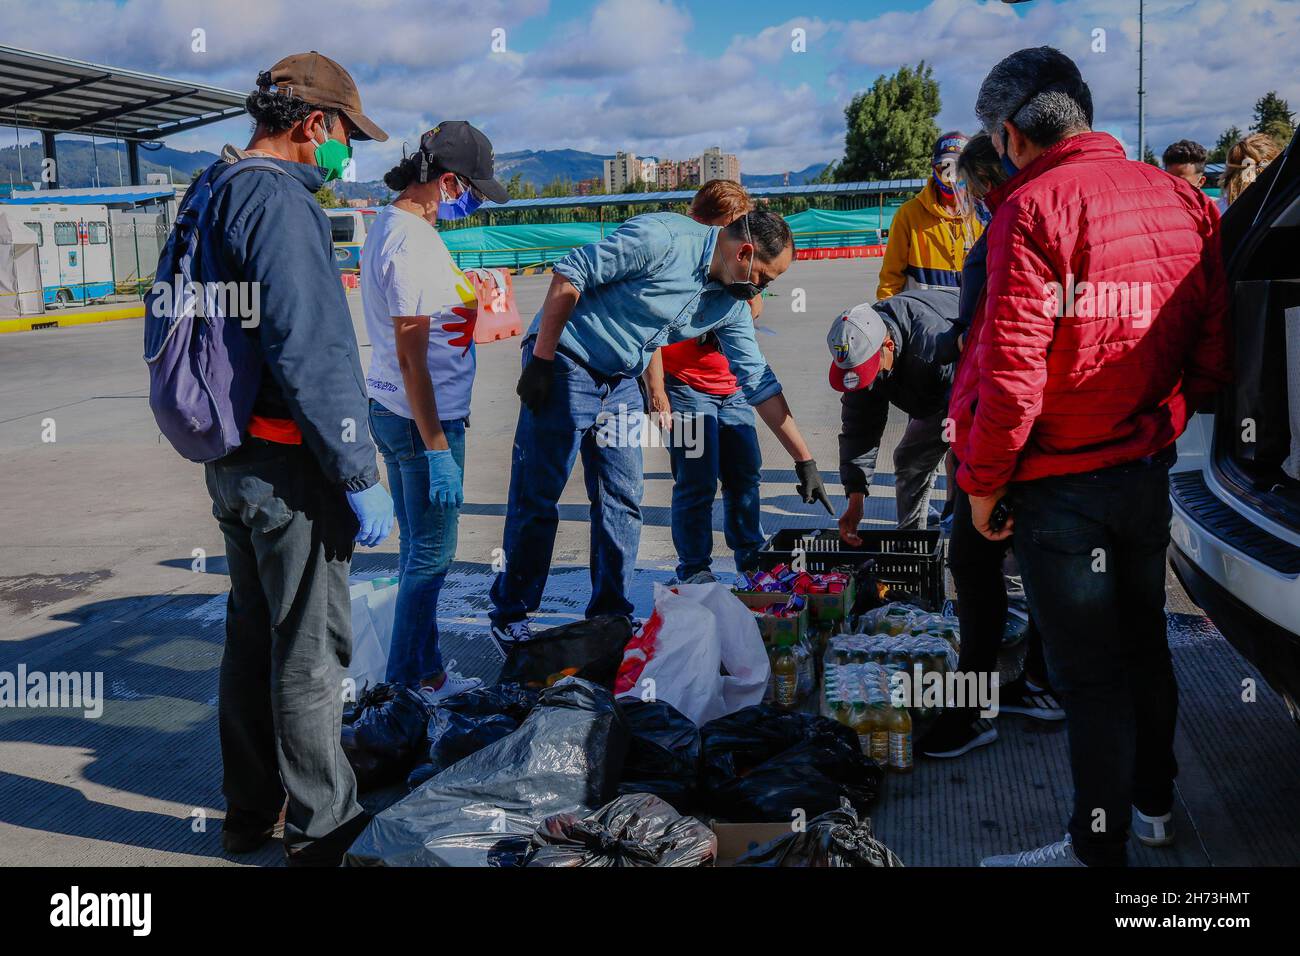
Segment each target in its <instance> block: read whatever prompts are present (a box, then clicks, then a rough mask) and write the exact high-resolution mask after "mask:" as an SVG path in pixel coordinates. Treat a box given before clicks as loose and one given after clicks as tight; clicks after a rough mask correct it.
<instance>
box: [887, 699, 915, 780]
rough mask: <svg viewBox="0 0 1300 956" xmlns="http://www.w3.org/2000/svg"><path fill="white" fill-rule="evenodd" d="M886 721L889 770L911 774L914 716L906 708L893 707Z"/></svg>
mask: <svg viewBox="0 0 1300 956" xmlns="http://www.w3.org/2000/svg"><path fill="white" fill-rule="evenodd" d="M886 720H887V725H888V727H889V769H890V771H891V772H893V773H911V772H912V715H911V714H909V713H908V712H907V708H906V707H891V708H889V713H888V715H887V717H886Z"/></svg>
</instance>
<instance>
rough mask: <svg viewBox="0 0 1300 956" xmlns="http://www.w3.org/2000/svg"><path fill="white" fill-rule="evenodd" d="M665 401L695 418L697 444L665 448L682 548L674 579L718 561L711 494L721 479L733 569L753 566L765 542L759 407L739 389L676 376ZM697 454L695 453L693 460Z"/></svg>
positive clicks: (669, 379) (676, 538)
mask: <svg viewBox="0 0 1300 956" xmlns="http://www.w3.org/2000/svg"><path fill="white" fill-rule="evenodd" d="M665 386H666V389H667V392H668V402H669V404H670V405H671V406H672V409H673V411H674V412H678V413H680V414H682V415H697V416H699V418H697V420H696V421H697V423H696V426H695V432H694V434H695V436H696V440H697V442H698V447H696V448H695V449H693V450H692V449H687V448H685V447H679V443H678V442H677V441H674V442H672V443H671V444H670V446H669V449H668V457H669V460H670V461H671V463H672V469H673V518H672V522H673V547H675V548H676V549H677V562H678V563H677V578H678V580H685V579H686V578H688V577H690V576H691V575H692V574H696V573H698V572H700V571H708V570H709V568H710V566H711V565H712V563H713V499H714V497H715V496H716V495H717V493H718V482H719V480H721V482H722V527H723V534H724V536H725V537H726V540H727V547H729V548H731V550H732V551H733V552H735V555H736V569H737V570H744V569H747V568H749V567H751V566H752V565H753V563H754V556H755V554H756V553H757V552H758V549H759V548H761V547H762V546H763V542H764V540H765V539H764V537H763V525H762V521H761V517H760V511H761V505H762V502H761V500H760V497H759V485H760V484H761V482H762V469H763V453H762V452H761V451H760V450H759V447H758V432H757V431H756V430H755V429H754V410H753V409H752V408H750V407H749V404H748V403H747V402H746V401H745V396H744V394H743V393H741V392H733V393H732V394H730V395H710V394H708V393H707V392H700V391H697V390H695V389H693V388H691V386H689V385H687V384H686V383H685V382H683V381H680V380H679V379H676V378H674V377H673V376H671V375H666V376H665ZM694 452H700V453H701V454H699V455H698V457H692V455H693V454H694Z"/></svg>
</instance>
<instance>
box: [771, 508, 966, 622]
mask: <svg viewBox="0 0 1300 956" xmlns="http://www.w3.org/2000/svg"><path fill="white" fill-rule="evenodd" d="M858 534H859V535H860V536H861V538H862V545H861V546H860V547H856V548H855V547H853V546H851V545H848V544H846V543H844V542H843V541H841V540H840V533H839V531H838V530H837V529H835V528H814V529H800V528H784V529H782V530H780V531H778V532H776V534H774V535H772V537H770V538H768V540H767V543H766V544H765V545H763V547H762V549H761V550H760V551H759V552H758V565H759V567H760V568H762V569H763V570H765V571H766V570H770V569H771V568H774V567H776V566H777V565H778V564H790V563H791V562H792V561H793V560H794V557H795V553H796V551H802V552H803V566H804V568H805V570H808V571H812V572H818V571H830V570H833V569H835V568H840V567H844V566H846V565H847V566H850V567H855V568H860V567H861V566H862V565H864V564H866V562H867V561H872V562H874V567H873V571H874V573H875V576H876V580H878V581H883V582H885V583H886V584H893V585H897V586H899V587H900V588H902V589H903V590H906V591H912V592H914V593H915V594H917V595H918V596H919V597H920V598H921V601H922V602H923V603H924V604H926V605H927V607H928V608H929V609H930V610H937V609H938V608H940V607H942V606H943V599H944V588H943V555H944V546H943V539H942V538H941V537H940V534H939V529H938V528H933V529H927V530H924V531H879V530H861V529H860V530H859V531H858Z"/></svg>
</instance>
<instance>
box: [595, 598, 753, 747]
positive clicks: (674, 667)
mask: <svg viewBox="0 0 1300 956" xmlns="http://www.w3.org/2000/svg"><path fill="white" fill-rule="evenodd" d="M769 671H770V666H769V663H768V659H767V651H766V650H765V649H764V647H763V638H762V636H761V635H760V634H759V631H758V622H757V621H755V620H754V615H753V612H751V611H750V610H749V608H747V607H745V605H744V604H742V603H741V602H740V601H738V600H737V599H736V598H735V597H734V596H733V595H732V593H731V591H730V590H728V588H727V587H726V585H724V584H682V585H678V586H677V587H676V588H667V587H664V586H663V585H656V586H655V609H654V613H653V614H652V615H651V616H650V619H649V620H648V621H646V623H645V626H644V627H643V628H642V629H641V633H640V634H638V635H637V636H636V637H634V638H632V640H631V641H630V642H628V645H627V649H626V651H625V652H624V656H623V666H622V667H620V668H619V673H618V680H617V681H616V683H615V685H614V687H615V693H617V694H618V695H619V696H621V697H622V696H635V697H644V696H646V695H647V694H649V695H652V696H653V698H654V699H656V700H662V701H664V702H666V703H668V704H671V705H672V706H673V707H675V708H676V709H677V710H679V711H681V713H683V714H684V715H685V716H687V717H689V718H690V719H691V720H692V721H694V722H695V723H696V724H697V725H703V724H706V723H708V722H709V721H710V720H713V719H715V718H717V717H723V716H726V715H727V714H730V713H734V712H735V711H737V710H740V709H742V708H744V707H749V706H751V705H753V704H758V703H761V702H762V700H763V693H764V691H765V690H766V688H767V682H768V676H769Z"/></svg>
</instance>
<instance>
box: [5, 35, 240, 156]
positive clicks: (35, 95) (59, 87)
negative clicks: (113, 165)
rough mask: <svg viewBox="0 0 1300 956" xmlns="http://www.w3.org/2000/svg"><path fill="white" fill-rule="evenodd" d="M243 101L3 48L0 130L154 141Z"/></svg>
mask: <svg viewBox="0 0 1300 956" xmlns="http://www.w3.org/2000/svg"><path fill="white" fill-rule="evenodd" d="M244 99H245V94H243V93H236V92H234V91H233V90H223V89H220V88H218V87H215V86H206V85H204V84H202V83H188V82H184V81H181V80H173V79H168V78H166V77H162V76H151V75H150V74H148V73H137V72H135V71H133V70H122V69H118V68H117V67H111V66H98V65H96V64H94V63H84V62H82V61H81V60H69V59H65V58H64V57H58V56H49V55H47V54H45V53H35V52H33V51H31V50H21V49H18V48H17V47H8V46H0V126H19V127H22V128H24V129H38V130H44V131H47V132H53V133H79V134H82V135H87V136H104V137H112V138H116V139H127V140H153V139H159V138H161V137H163V136H170V135H172V134H175V133H179V132H182V131H184V130H188V129H194V128H195V127H197V126H205V125H207V124H208V123H217V122H220V121H221V120H224V119H230V118H231V117H233V116H239V115H240V114H241V113H243V112H244Z"/></svg>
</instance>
